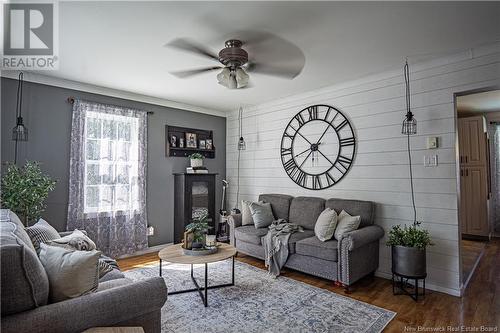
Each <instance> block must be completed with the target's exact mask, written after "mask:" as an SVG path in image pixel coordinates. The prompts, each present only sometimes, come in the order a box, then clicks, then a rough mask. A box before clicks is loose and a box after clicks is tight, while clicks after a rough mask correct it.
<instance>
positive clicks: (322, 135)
mask: <svg viewBox="0 0 500 333" xmlns="http://www.w3.org/2000/svg"><path fill="white" fill-rule="evenodd" d="M329 128H330V124H328V126H326V129H325V131H324V132H323V134H321V136H320V137H319V140H318V142H317V143H316V144H317V145H319V144H320V141H321V139H323V137H324V136H325V134H326V131H328V129H329Z"/></svg>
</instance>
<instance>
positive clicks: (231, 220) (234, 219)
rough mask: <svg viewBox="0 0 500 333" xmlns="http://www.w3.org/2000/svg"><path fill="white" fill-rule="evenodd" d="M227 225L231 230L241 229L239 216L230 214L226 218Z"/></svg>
mask: <svg viewBox="0 0 500 333" xmlns="http://www.w3.org/2000/svg"><path fill="white" fill-rule="evenodd" d="M227 223H228V224H229V227H231V228H238V227H241V214H231V215H229V216H228V217H227Z"/></svg>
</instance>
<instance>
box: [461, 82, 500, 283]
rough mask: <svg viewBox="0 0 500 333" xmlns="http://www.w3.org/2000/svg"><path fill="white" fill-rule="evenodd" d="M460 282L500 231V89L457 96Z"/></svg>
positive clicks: (463, 281)
mask: <svg viewBox="0 0 500 333" xmlns="http://www.w3.org/2000/svg"><path fill="white" fill-rule="evenodd" d="M455 98H456V100H455V105H456V117H457V136H458V140H457V142H458V145H457V169H458V173H459V175H458V182H457V184H458V194H459V196H458V199H459V210H458V214H459V226H460V228H459V234H460V256H461V258H460V259H461V269H462V276H461V281H462V284H463V288H464V289H465V288H466V287H467V284H468V282H469V281H470V280H471V278H472V276H473V275H474V272H475V269H476V267H477V265H478V264H479V262H480V260H481V258H482V256H483V254H484V251H485V247H486V244H487V243H488V241H489V240H490V239H491V237H493V236H495V235H497V236H498V235H500V89H488V90H482V91H474V92H467V93H461V94H456V96H455Z"/></svg>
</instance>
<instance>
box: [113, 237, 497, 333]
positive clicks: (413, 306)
mask: <svg viewBox="0 0 500 333" xmlns="http://www.w3.org/2000/svg"><path fill="white" fill-rule="evenodd" d="M468 245H470V246H472V247H474V248H475V249H473V251H476V252H477V247H476V246H475V244H468ZM237 260H239V261H241V262H245V263H247V264H250V265H252V266H255V267H258V268H261V269H265V266H264V262H263V261H262V260H258V259H255V258H252V257H250V256H246V255H238V257H237ZM155 263H156V264H157V263H158V254H157V253H150V254H145V255H141V256H138V257H132V258H126V259H122V260H119V261H118V264H119V265H120V268H121V269H122V270H124V271H126V270H129V269H133V268H138V267H143V266H146V265H150V264H155ZM283 275H284V276H287V277H289V278H292V279H294V280H297V281H302V282H304V283H307V284H310V285H313V286H316V287H318V288H323V289H326V290H329V291H331V292H334V293H338V294H341V295H344V296H348V297H351V298H354V299H357V300H360V301H363V302H367V303H370V304H373V305H376V306H380V307H382V308H385V309H388V310H392V311H395V312H397V315H396V317H395V318H394V320H393V321H391V323H389V325H388V326H387V327H386V329H385V331H384V332H391V333H392V332H411V330H408V327H412V328H415V329H416V330H417V331H418V327H419V326H421V327H444V328H445V329H446V327H447V326H449V325H451V326H460V325H465V326H476V327H479V326H497V327H499V328H500V292H499V291H500V240H499V239H494V240H492V241H491V242H489V243H487V244H486V245H485V248H484V255H483V257H482V258H481V261H480V262H479V265H478V267H477V269H476V271H475V273H474V275H473V277H472V279H471V281H470V283H469V286H468V287H467V290H466V291H465V293H464V296H463V297H462V298H459V297H454V296H450V295H447V294H443V293H439V292H435V291H431V290H427V294H426V297H425V299H424V300H422V301H419V302H418V303H416V302H414V301H413V300H412V299H410V298H409V297H407V296H394V295H392V285H391V281H389V280H386V279H382V278H378V277H375V278H370V277H367V278H365V279H362V280H361V281H359V282H358V283H356V284H355V285H354V286H353V292H352V293H351V294H349V295H346V294H345V293H344V290H343V289H342V288H339V287H336V286H334V284H333V282H331V281H328V280H324V279H321V278H317V277H314V276H311V275H308V274H303V273H300V272H297V271H293V270H290V269H284V270H283ZM405 327H406V329H405ZM417 331H415V332H417Z"/></svg>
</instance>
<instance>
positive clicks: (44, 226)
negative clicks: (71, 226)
mask: <svg viewBox="0 0 500 333" xmlns="http://www.w3.org/2000/svg"><path fill="white" fill-rule="evenodd" d="M26 232H27V233H28V236H30V238H31V242H32V243H33V246H34V247H35V250H36V252H37V253H39V252H40V243H47V242H49V241H51V240H54V239H56V238H59V237H61V236H60V235H59V232H57V230H56V229H54V227H53V226H51V225H50V224H49V223H48V222H47V221H45V220H44V219H39V220H38V222H37V223H35V224H34V225H32V226H31V227H27V228H26Z"/></svg>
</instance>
